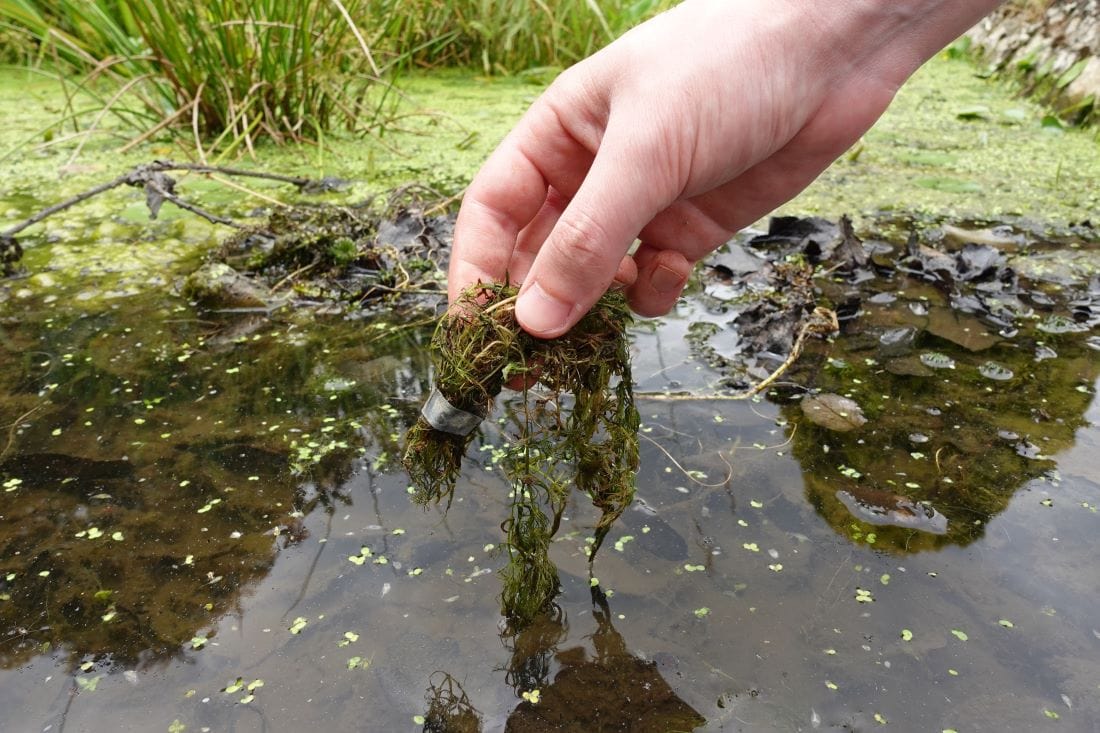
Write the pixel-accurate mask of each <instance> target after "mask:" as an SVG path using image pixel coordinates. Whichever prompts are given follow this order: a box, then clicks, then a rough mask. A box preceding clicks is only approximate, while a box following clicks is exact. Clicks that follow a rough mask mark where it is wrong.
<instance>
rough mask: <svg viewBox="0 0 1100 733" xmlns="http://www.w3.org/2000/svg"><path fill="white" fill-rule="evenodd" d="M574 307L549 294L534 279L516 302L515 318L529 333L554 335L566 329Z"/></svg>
mask: <svg viewBox="0 0 1100 733" xmlns="http://www.w3.org/2000/svg"><path fill="white" fill-rule="evenodd" d="M575 308H576V306H575V305H573V304H571V303H566V302H564V301H561V300H558V299H557V298H555V297H553V296H551V295H550V294H549V293H547V292H546V291H545V290H543V289H542V287H541V286H540V285H539V284H538V282H537V281H536V282H533V283H531V285H530V286H529V287H528V288H527V290H526V291H524V293H523V296H522V297H520V299H519V302H517V303H516V318H517V319H519V322H520V323H521V324H523V327H524V328H525V329H526V330H527V331H528V332H529V333H532V334H534V335H536V336H540V335H543V334H547V335H551V334H552V335H555V336H556V335H558V334H559V333H560V332H562V331H564V330H565V329H566V325H567V324H568V322H569V317H570V316H571V315H572V314H573V311H574V309H575Z"/></svg>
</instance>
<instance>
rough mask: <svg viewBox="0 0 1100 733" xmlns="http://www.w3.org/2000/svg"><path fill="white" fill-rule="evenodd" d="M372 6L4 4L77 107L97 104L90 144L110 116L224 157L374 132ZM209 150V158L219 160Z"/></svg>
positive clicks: (125, 1)
mask: <svg viewBox="0 0 1100 733" xmlns="http://www.w3.org/2000/svg"><path fill="white" fill-rule="evenodd" d="M363 7H365V3H363V2H362V0H334V1H333V2H321V3H318V2H310V1H309V0H293V1H289V2H288V1H284V0H218V1H217V2H206V3H190V2H183V1H182V0H98V1H97V2H78V1H77V0H59V2H56V3H49V4H46V3H40V2H36V1H35V0H4V1H3V2H0V21H7V22H9V23H11V24H13V25H14V26H16V27H19V28H22V29H24V30H25V31H26V32H27V33H29V34H31V35H32V36H34V37H35V38H36V40H37V41H38V43H40V44H41V48H42V51H41V54H42V55H43V56H45V57H47V58H51V59H52V61H53V64H54V66H55V70H56V71H57V72H58V74H59V75H60V77H61V78H62V79H66V78H67V77H68V76H69V74H71V72H72V71H74V70H75V71H77V72H79V73H83V74H85V76H84V77H83V79H82V80H81V81H79V82H78V83H77V84H76V88H75V89H74V90H71V93H72V96H73V97H76V96H80V95H90V96H91V97H92V98H93V99H94V100H95V104H93V105H92V106H91V108H90V109H88V110H85V113H84V114H81V113H74V117H73V120H74V122H76V121H81V120H83V121H85V124H84V125H83V129H84V131H85V132H87V131H88V130H94V129H96V128H98V127H99V126H101V124H102V122H103V118H104V116H105V115H106V114H107V113H110V114H111V115H113V116H114V117H115V118H116V119H117V120H119V121H121V123H122V124H123V125H124V126H126V127H129V128H131V129H137V131H138V133H139V135H138V138H137V139H144V138H145V137H147V136H148V135H151V134H153V133H155V132H157V131H159V130H161V129H166V128H169V129H179V130H184V131H186V133H185V134H188V135H191V134H193V135H195V136H196V139H195V142H196V144H197V145H199V146H200V148H201V147H202V145H203V143H202V141H201V140H200V139H199V136H205V138H206V139H207V141H211V140H212V141H213V142H212V143H211V145H212V146H213V147H218V146H225V147H234V146H235V144H241V143H243V144H246V145H250V144H251V143H252V142H253V141H254V140H256V139H259V138H270V139H273V140H275V141H285V140H303V139H317V138H318V137H319V136H320V135H321V133H323V132H324V131H325V130H328V129H330V128H332V127H334V126H336V125H341V124H342V125H345V126H348V127H354V128H356V129H369V128H370V127H372V126H373V125H375V124H376V123H377V122H378V120H379V114H380V111H381V108H382V104H384V102H383V101H380V97H381V98H384V97H385V94H380V95H379V94H371V93H370V91H371V87H372V85H373V84H374V83H376V82H377V81H378V80H379V79H380V76H381V73H382V70H381V69H380V68H379V67H378V66H377V65H376V63H375V61H374V59H373V57H372V55H371V51H370V46H369V44H368V43H367V41H366V39H365V38H364V36H363V34H362V32H361V31H360V30H359V27H358V26H357V25H356V23H355V21H354V20H353V18H354V17H357V16H361V15H362V14H363V12H364V11H363ZM209 147H210V145H208V147H207V149H209Z"/></svg>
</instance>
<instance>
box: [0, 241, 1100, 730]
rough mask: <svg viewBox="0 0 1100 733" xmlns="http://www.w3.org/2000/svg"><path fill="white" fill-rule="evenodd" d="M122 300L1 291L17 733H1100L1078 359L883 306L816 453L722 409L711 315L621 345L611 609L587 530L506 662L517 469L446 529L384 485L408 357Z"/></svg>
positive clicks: (491, 432)
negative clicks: (708, 324)
mask: <svg viewBox="0 0 1100 733" xmlns="http://www.w3.org/2000/svg"><path fill="white" fill-rule="evenodd" d="M1085 249H1086V250H1088V248H1085ZM1088 251H1091V250H1088ZM116 285H117V283H116ZM130 285H131V286H132V287H121V286H119V287H115V286H114V285H112V286H111V287H107V288H100V289H98V290H96V291H95V297H93V295H92V294H87V293H90V290H89V287H88V286H87V284H79V283H64V282H54V281H52V280H51V279H49V278H48V277H47V278H43V277H39V278H37V279H31V280H16V281H8V282H7V283H5V284H4V285H3V297H2V302H0V308H2V320H0V344H2V347H3V348H2V349H0V384H2V387H3V389H2V391H0V393H2V394H3V395H4V396H3V398H2V400H3V401H2V404H0V416H2V426H3V430H2V431H0V667H2V670H0V728H2V729H3V730H5V731H7V730H11V731H43V730H50V731H62V730H70V731H76V730H80V731H150V730H169V731H176V732H178V731H184V730H186V731H204V730H211V731H241V732H245V731H298V730H306V729H310V728H313V729H319V730H341V731H342V730H362V731H399V730H410V731H412V730H422V729H434V730H440V728H438V727H436V728H433V727H432V726H433V723H434V722H437V721H439V720H441V719H443V718H445V717H447V718H448V719H449V720H450V721H451V722H452V727H450V728H449V729H448V730H462V731H468V730H477V729H480V730H484V731H486V732H488V731H500V730H508V731H515V732H516V733H524V732H526V731H534V732H538V731H550V730H555V731H627V730H630V731H678V730H715V731H717V730H731V731H732V730H744V731H772V730H775V731H789V730H810V729H820V730H865V729H874V728H877V727H879V726H880V725H885V726H887V727H888V728H891V729H895V730H912V731H941V730H946V729H955V730H958V731H1005V730H1043V729H1050V730H1061V731H1096V730H1100V621H1098V620H1097V616H1096V613H1095V608H1096V604H1097V601H1098V600H1100V590H1098V587H1100V584H1098V582H1097V581H1098V578H1097V572H1096V569H1095V568H1096V554H1097V543H1096V541H1095V536H1096V534H1097V530H1098V529H1100V513H1098V511H1097V507H1100V491H1098V484H1097V481H1096V477H1097V475H1100V472H1098V467H1100V463H1098V458H1097V456H1098V455H1100V454H1098V449H1100V429H1098V427H1097V425H1098V424H1100V406H1098V404H1097V402H1096V400H1095V393H1096V388H1097V376H1098V372H1100V363H1098V359H1097V358H1096V351H1095V345H1096V344H1095V337H1092V344H1091V346H1090V342H1089V338H1090V333H1088V332H1087V331H1086V332H1080V333H1075V332H1067V333H1052V332H1051V331H1052V330H1062V329H1057V328H1048V329H1047V330H1046V331H1039V330H1036V329H1035V328H1034V327H1033V326H1034V323H1035V322H1044V321H1042V318H1044V317H1045V316H1044V314H1041V313H1040V314H1039V315H1038V316H1036V317H1035V318H1029V319H1027V320H1028V325H1025V326H1024V327H1022V328H1021V329H1020V331H1019V333H1016V334H1011V335H1004V334H999V333H997V331H996V329H993V328H991V326H990V325H989V324H988V322H984V321H980V320H979V319H978V318H977V317H974V316H968V315H966V314H960V313H959V311H958V308H953V307H949V297H948V294H945V293H944V292H942V291H941V290H937V289H936V288H932V287H930V286H928V285H926V284H924V283H923V282H922V281H921V280H919V279H916V278H907V277H905V276H903V275H900V274H899V275H897V276H896V277H895V279H893V280H892V281H891V282H890V288H889V291H887V290H883V293H882V294H880V295H879V296H876V297H871V298H868V299H866V300H864V302H863V306H862V313H861V314H860V316H859V317H858V318H855V319H853V320H852V321H851V322H850V324H848V325H847V326H846V329H845V334H844V335H843V336H842V337H841V338H840V339H838V340H837V341H836V342H835V343H833V344H831V345H827V344H822V343H817V344H814V345H812V346H811V347H810V348H809V349H808V351H807V354H806V355H805V356H804V358H803V361H802V362H801V363H800V366H799V367H798V369H797V371H796V372H795V373H794V374H792V375H791V377H790V378H791V379H792V380H794V381H797V382H798V383H799V384H802V385H809V386H811V387H813V388H814V389H815V390H819V391H820V392H821V393H823V394H842V395H844V396H846V397H848V398H849V399H851V400H852V401H853V402H854V403H856V404H857V405H859V407H860V408H861V410H862V412H863V414H864V415H865V416H866V418H867V423H866V424H865V425H863V426H860V427H858V428H857V429H855V430H852V431H850V432H837V431H836V430H834V429H830V428H827V427H825V426H823V425H822V424H820V422H819V421H815V420H811V419H809V417H808V416H807V415H808V413H807V411H805V410H804V409H803V406H802V405H801V400H800V399H799V398H800V397H802V396H803V391H802V390H801V389H793V388H789V387H784V386H782V385H781V386H780V387H779V388H778V389H777V390H776V391H775V393H774V397H773V398H772V399H760V400H757V401H750V402H745V401H733V400H725V399H718V398H709V399H708V398H707V397H706V396H707V395H714V394H716V393H717V389H716V385H717V383H718V382H719V380H720V379H721V377H722V376H723V375H722V373H721V372H719V371H716V370H715V369H714V368H712V367H710V366H708V365H707V364H705V363H703V361H701V360H700V359H698V358H696V357H695V356H693V354H692V351H691V350H690V349H689V348H688V347H687V346H686V345H685V342H684V337H685V335H686V334H687V331H688V328H689V325H690V324H691V323H693V322H697V321H699V320H700V319H707V320H711V321H715V322H723V320H728V318H727V317H726V316H725V315H724V313H725V311H724V310H723V307H722V305H721V303H720V300H721V299H720V298H717V299H716V298H715V297H714V291H713V290H711V291H710V292H707V293H704V292H702V291H700V292H697V293H696V294H695V295H694V296H693V297H691V298H689V299H687V300H686V301H685V302H684V303H683V304H682V305H681V307H680V309H679V311H678V312H677V313H676V314H674V315H673V316H671V317H669V318H667V319H662V320H660V321H654V322H648V323H644V324H639V325H638V326H637V328H636V329H635V332H634V334H633V340H634V374H635V378H636V380H637V382H638V384H637V390H638V392H639V409H640V412H641V414H642V421H643V433H642V435H643V441H642V464H641V470H640V473H639V476H638V496H639V501H638V502H637V504H636V506H635V508H633V509H631V510H629V511H628V512H627V513H626V514H625V515H624V517H623V518H622V520H621V522H620V524H619V525H618V526H617V527H616V528H615V529H613V530H612V532H611V534H610V535H609V537H608V540H607V542H606V543H605V545H604V548H603V550H602V551H601V553H600V554H599V556H598V557H597V560H596V563H595V567H594V570H593V572H594V574H595V575H596V576H597V577H598V580H599V589H600V591H602V592H597V593H596V594H593V591H592V588H591V583H590V579H589V573H588V567H587V561H586V553H585V539H586V538H587V537H588V536H589V535H590V534H591V531H592V527H593V524H594V522H595V521H596V519H597V515H596V512H595V511H594V510H593V509H592V508H591V506H590V505H589V503H588V501H587V500H586V499H584V498H583V497H582V498H577V497H574V499H573V500H572V503H571V504H570V506H569V509H568V510H567V512H566V520H565V521H564V522H563V527H562V529H561V531H560V532H559V534H558V536H557V542H556V543H555V547H554V552H553V560H554V561H555V562H556V563H558V565H559V568H560V570H561V576H562V581H563V586H564V587H563V592H562V595H561V596H560V598H559V606H560V609H559V612H558V613H555V614H552V615H551V616H549V617H547V618H545V619H543V620H542V621H541V622H540V623H537V624H535V625H533V626H532V627H530V628H528V629H525V630H524V631H523V632H521V633H519V634H513V633H511V632H509V631H507V630H505V629H504V627H503V625H502V624H501V622H500V617H499V606H498V601H497V594H498V592H499V581H498V578H497V576H496V574H495V571H496V570H497V569H499V568H500V567H501V566H502V565H503V558H502V557H501V555H500V552H499V550H498V548H497V545H498V543H499V542H500V541H501V538H502V533H501V531H500V526H499V525H500V523H501V521H502V520H503V519H504V518H505V517H506V516H507V513H508V499H507V492H508V484H507V482H506V481H505V480H504V478H503V476H501V475H500V472H499V470H497V469H496V468H495V467H494V465H493V461H492V448H493V447H494V446H498V445H500V444H501V442H502V441H504V440H507V435H506V434H503V435H502V434H501V432H500V431H499V430H498V429H497V428H496V427H495V426H494V425H495V424H494V423H493V422H490V423H489V427H487V428H486V429H485V431H484V434H483V436H482V437H481V438H480V439H479V440H478V441H477V442H475V445H474V447H473V448H472V449H471V452H470V455H469V460H468V464H467V467H466V469H465V471H464V474H463V477H462V480H461V481H460V483H459V486H458V488H457V490H456V494H455V497H456V498H455V502H454V504H453V506H452V507H451V508H450V511H449V512H447V513H446V514H444V513H443V512H442V510H440V509H433V510H430V511H427V512H425V511H423V510H421V509H420V508H418V507H416V506H414V505H413V504H412V503H411V501H410V500H409V497H408V494H407V482H406V479H405V477H404V474H403V472H402V470H401V468H400V465H399V463H398V462H397V458H398V457H399V455H400V439H401V435H402V433H403V431H404V429H405V427H406V426H407V425H408V424H409V422H410V421H411V420H413V419H414V417H415V415H416V411H417V409H418V408H419V404H420V402H421V400H422V399H423V397H424V395H425V394H426V392H427V390H428V388H429V384H430V367H429V362H428V359H427V356H426V354H425V351H424V348H423V345H424V343H425V342H426V337H427V334H428V330H427V326H426V325H419V326H418V325H416V324H415V323H410V322H409V321H407V320H406V321H403V322H401V323H398V324H395V323H392V322H390V321H386V320H382V319H378V320H376V319H372V318H360V319H354V320H347V319H344V318H341V317H336V316H328V317H325V316H317V315H316V314H314V313H309V312H305V311H298V312H295V311H291V310H279V311H276V312H274V313H273V314H270V315H266V314H258V313H223V314H210V313H204V312H200V311H197V310H195V309H193V308H192V307H190V306H189V305H188V304H187V303H186V302H184V301H182V300H180V299H178V298H176V297H175V296H172V295H171V294H158V293H157V292H153V293H150V290H154V291H155V289H153V288H150V287H149V284H148V283H147V282H145V283H143V284H141V286H138V284H135V283H133V282H131V283H130ZM104 289H106V291H107V297H104V296H103V292H102V290H104ZM164 289H166V290H170V289H171V288H170V283H166V284H165V285H164ZM826 289H828V288H826ZM93 290H95V289H93ZM80 293H86V294H87V295H86V296H81V295H80ZM1048 325H1051V324H1048ZM1053 325H1057V324H1053ZM1048 350H1049V352H1050V353H1054V354H1056V356H1054V357H1052V358H1045V357H1047V356H1050V353H1048ZM949 362H950V363H949ZM949 367H950V368H949ZM684 393H689V394H694V395H700V396H702V397H703V398H701V399H684V398H683V396H682V395H683V394H684ZM508 409H511V407H510V404H509V403H507V402H506V403H505V404H503V405H502V406H501V410H502V411H506V410H508ZM934 516H938V517H939V519H932V518H933V517H934ZM536 691H537V694H536ZM425 716H427V717H428V719H429V720H428V724H427V725H428V728H425V721H424V717H425ZM448 716H449V717H448Z"/></svg>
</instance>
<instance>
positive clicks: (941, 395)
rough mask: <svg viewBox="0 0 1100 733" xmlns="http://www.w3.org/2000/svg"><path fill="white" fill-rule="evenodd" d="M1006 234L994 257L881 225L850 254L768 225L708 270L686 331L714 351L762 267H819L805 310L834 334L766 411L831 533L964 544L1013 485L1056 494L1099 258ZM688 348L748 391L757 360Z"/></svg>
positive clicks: (1098, 250)
mask: <svg viewBox="0 0 1100 733" xmlns="http://www.w3.org/2000/svg"><path fill="white" fill-rule="evenodd" d="M879 224H880V225H882V224H888V223H887V222H879ZM1017 225H1018V226H1019V235H1018V237H1017V238H1016V239H1014V240H1013V241H1014V242H1015V244H1014V245H1013V246H1012V247H1009V248H1007V249H1006V251H1000V250H997V249H995V248H993V247H991V246H989V245H988V244H981V245H980V244H976V243H974V242H972V241H967V240H966V238H967V236H968V234H967V230H966V229H963V228H959V227H950V226H943V227H935V226H932V225H930V223H929V222H916V221H914V220H899V221H897V222H893V224H890V225H887V226H884V229H883V230H884V231H885V232H886V234H884V235H881V236H885V237H889V236H893V238H894V241H872V242H868V243H865V246H864V245H860V243H859V241H858V240H855V239H852V238H851V233H850V232H849V233H847V234H845V233H844V232H843V229H844V227H840V231H839V232H838V229H837V227H835V226H833V225H832V224H830V223H829V222H824V221H822V220H816V219H807V220H801V219H790V220H777V221H773V224H772V231H770V232H769V234H768V235H765V236H759V237H756V238H753V239H751V241H748V242H747V243H746V242H742V243H735V244H734V245H733V247H732V248H731V251H730V252H728V253H719V254H718V255H716V257H715V258H714V259H713V261H712V263H711V264H712V268H711V270H710V272H711V274H710V276H709V278H708V279H707V280H706V286H705V290H704V292H702V293H701V294H700V299H699V304H700V305H699V306H698V308H700V309H702V310H703V311H704V316H703V317H702V318H699V319H698V322H700V323H702V322H707V323H709V324H711V326H712V327H711V331H713V332H714V333H715V334H716V337H717V336H719V335H721V334H722V333H726V332H729V331H730V329H728V328H721V327H718V326H727V325H733V324H740V322H741V320H743V318H744V314H745V313H746V312H747V311H746V310H745V305H744V303H745V302H751V297H752V293H751V292H750V291H749V287H748V285H747V284H745V283H749V282H751V278H752V277H756V278H758V279H759V278H760V277H761V276H762V275H761V273H765V274H766V273H767V270H766V269H761V267H760V265H759V262H760V261H761V260H762V259H766V260H782V259H788V258H792V257H797V258H808V259H809V260H810V261H811V262H818V264H819V265H820V266H821V267H825V266H826V265H829V267H828V269H827V271H826V273H825V274H823V275H820V276H818V277H816V278H815V287H816V290H817V299H818V301H819V302H822V303H828V304H830V305H831V306H832V307H833V308H835V309H836V312H837V313H838V315H839V316H840V318H841V335H840V336H839V337H838V338H836V339H834V340H833V341H832V342H831V343H827V344H826V343H822V342H810V343H809V345H808V346H807V348H806V350H805V352H804V354H803V356H802V358H801V360H800V361H799V362H797V364H796V367H795V369H793V370H792V371H790V372H788V373H787V375H785V379H786V380H787V382H786V384H784V385H782V386H779V387H777V388H775V389H772V390H771V391H769V397H770V398H771V399H772V400H773V401H775V402H777V403H779V404H780V405H781V406H782V415H783V419H782V422H783V423H784V424H785V425H786V427H787V434H788V437H789V438H790V439H791V441H792V453H793V455H794V456H795V457H796V458H797V459H798V460H799V462H800V463H801V464H802V467H803V472H804V479H805V486H806V495H807V498H808V499H809V501H810V502H811V503H812V504H813V506H814V507H815V508H816V509H817V510H818V511H819V512H820V513H821V515H822V516H824V517H825V518H826V519H827V520H828V522H829V523H830V524H831V525H832V526H833V527H834V528H835V529H836V530H837V531H838V532H839V533H840V534H842V535H844V536H846V537H849V538H850V539H852V540H854V541H856V542H859V543H864V542H866V543H870V544H874V545H875V546H876V547H879V548H883V549H891V550H896V551H901V552H916V551H920V550H926V549H935V548H941V547H943V546H945V545H948V544H957V545H966V544H969V543H971V542H973V541H974V540H975V539H977V538H979V537H981V536H982V535H983V533H984V531H985V527H986V525H987V524H988V522H989V521H990V519H991V518H992V517H994V516H996V515H997V514H999V513H1000V512H1002V511H1003V510H1004V509H1005V508H1006V507H1007V505H1008V502H1009V501H1010V500H1011V498H1012V496H1013V495H1014V494H1015V492H1016V491H1017V490H1018V489H1020V488H1021V487H1022V486H1024V485H1026V484H1028V482H1030V481H1033V480H1041V481H1048V482H1055V483H1056V482H1057V480H1058V477H1057V471H1056V470H1055V466H1054V464H1053V462H1052V461H1051V460H1050V456H1053V455H1055V454H1057V453H1058V452H1060V451H1063V450H1065V449H1067V448H1069V447H1070V446H1072V444H1073V441H1074V438H1075V434H1076V431H1077V430H1078V429H1079V428H1081V427H1082V426H1084V425H1085V424H1086V423H1085V420H1084V418H1083V415H1084V413H1085V410H1086V409H1087V407H1088V405H1089V403H1090V401H1091V400H1092V398H1093V393H1094V388H1093V383H1094V382H1095V380H1096V378H1097V376H1098V374H1100V365H1098V363H1097V360H1096V359H1095V354H1094V353H1093V350H1092V349H1091V348H1090V347H1089V345H1088V342H1087V341H1086V340H1085V338H1084V337H1083V334H1084V333H1086V332H1088V331H1089V330H1090V328H1091V327H1092V326H1095V325H1097V324H1100V279H1097V277H1096V276H1095V271H1096V270H1095V264H1096V262H1097V261H1098V260H1097V257H1098V256H1100V246H1098V245H1097V244H1096V243H1095V242H1091V241H1088V240H1087V239H1085V238H1083V237H1084V235H1083V234H1082V233H1081V232H1084V231H1085V229H1081V230H1080V231H1076V230H1072V231H1070V232H1068V233H1065V234H1064V236H1061V237H1060V238H1054V237H1048V236H1046V235H1045V234H1043V233H1042V232H1040V231H1039V229H1038V228H1037V227H1034V226H1029V225H1026V224H1025V223H1019V222H1018V223H1017ZM922 227H923V229H921V234H920V235H918V234H916V233H915V230H916V229H919V228H922ZM1008 230H1009V231H1013V229H1012V227H1008ZM899 232H900V234H899ZM979 233H980V232H979ZM1017 240H1018V241H1017ZM932 244H935V245H936V247H933V246H931V245H932ZM845 248H848V249H849V250H853V251H857V252H858V254H859V257H851V258H844V257H842V256H841V254H842V253H843V251H844V250H845ZM855 248H858V249H855ZM826 251H832V252H834V254H833V255H830V257H831V258H832V259H828V261H826V258H825V255H824V254H822V253H823V252H826ZM738 253H740V254H738ZM749 253H755V254H754V255H753V256H749ZM734 255H737V256H734ZM819 260H820V261H819ZM746 261H747V262H748V264H745V263H746ZM1090 263H1091V264H1090ZM750 266H752V267H755V268H756V269H754V270H752V271H751V274H749V275H746V274H744V273H746V272H748V270H749V267H750ZM731 273H732V275H737V276H738V277H732V275H731ZM781 307H786V305H783V304H781ZM694 315H696V314H693V316H694ZM714 324H717V326H715V325H714ZM733 330H734V331H736V329H733ZM692 345H693V347H694V348H695V350H696V351H697V352H698V353H699V354H700V355H704V356H706V357H707V358H708V360H709V361H710V363H712V364H714V365H716V366H717V368H718V369H719V372H720V374H721V375H722V376H721V379H722V380H723V381H725V382H728V383H737V382H738V380H744V379H745V378H746V377H745V374H744V373H741V372H739V371H738V370H739V369H740V370H742V372H748V374H749V375H750V376H751V375H754V374H755V377H756V378H757V379H758V378H759V376H760V375H759V374H756V373H754V372H753V370H754V369H756V370H760V368H761V362H762V361H763V362H764V363H765V364H766V363H767V361H768V354H766V353H764V354H763V356H761V354H759V353H756V354H753V353H751V349H750V348H749V346H747V345H745V344H738V345H735V346H732V347H731V346H729V345H728V344H724V342H721V341H717V340H715V338H709V339H705V340H704V341H703V343H701V344H699V343H695V342H692ZM771 359H772V364H773V365H774V363H777V359H776V358H775V357H774V355H772V357H771ZM770 368H771V366H768V367H767V369H770ZM764 373H766V371H765V372H764ZM811 402H812V403H813V407H812V409H811V406H810V405H811Z"/></svg>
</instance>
